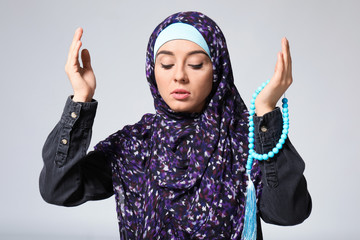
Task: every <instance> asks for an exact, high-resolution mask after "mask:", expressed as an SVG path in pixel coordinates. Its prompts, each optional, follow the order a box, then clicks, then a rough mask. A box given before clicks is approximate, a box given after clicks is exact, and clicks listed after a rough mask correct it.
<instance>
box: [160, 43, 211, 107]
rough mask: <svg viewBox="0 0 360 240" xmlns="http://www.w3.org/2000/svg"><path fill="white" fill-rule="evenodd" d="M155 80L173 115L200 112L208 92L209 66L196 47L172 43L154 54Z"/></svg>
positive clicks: (203, 55)
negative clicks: (173, 112)
mask: <svg viewBox="0 0 360 240" xmlns="http://www.w3.org/2000/svg"><path fill="white" fill-rule="evenodd" d="M155 79H156V84H157V87H158V90H159V92H160V95H161V97H162V98H163V99H164V101H165V102H166V104H167V105H168V106H169V107H170V108H171V109H172V110H173V111H175V112H191V113H192V112H201V111H202V109H203V108H204V105H205V103H206V98H207V96H208V95H209V94H210V92H211V88H212V80H213V71H212V63H211V60H210V58H209V56H208V55H207V53H206V52H205V51H204V50H203V49H202V48H201V47H200V46H199V45H197V44H196V43H194V42H191V41H188V40H172V41H169V42H167V43H165V44H164V45H162V46H161V47H160V48H159V50H158V53H157V56H156V59H155Z"/></svg>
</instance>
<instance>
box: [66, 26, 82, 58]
mask: <svg viewBox="0 0 360 240" xmlns="http://www.w3.org/2000/svg"><path fill="white" fill-rule="evenodd" d="M82 34H83V29H82V28H81V27H79V28H77V29H76V30H75V33H74V37H73V40H72V42H71V45H70V48H69V54H68V61H70V59H72V58H73V54H74V48H75V47H76V45H77V44H78V42H79V40H80V39H81V36H82Z"/></svg>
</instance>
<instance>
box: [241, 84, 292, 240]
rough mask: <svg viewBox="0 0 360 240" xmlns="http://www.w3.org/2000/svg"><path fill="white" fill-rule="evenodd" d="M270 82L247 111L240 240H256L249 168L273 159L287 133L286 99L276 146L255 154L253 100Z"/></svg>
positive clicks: (256, 93)
mask: <svg viewBox="0 0 360 240" xmlns="http://www.w3.org/2000/svg"><path fill="white" fill-rule="evenodd" d="M269 82H270V80H267V81H266V82H264V83H263V84H262V85H261V86H260V87H259V88H258V89H257V90H256V91H255V93H254V94H253V97H252V99H251V105H250V111H249V155H248V159H247V163H246V174H247V175H248V179H249V180H248V186H247V188H246V203H245V216H244V228H243V232H242V235H241V239H242V240H256V231H257V225H256V224H257V223H256V221H257V219H256V211H257V210H256V194H255V187H254V183H253V182H252V180H251V177H250V176H251V168H252V165H253V161H254V159H257V160H259V161H261V160H268V159H269V158H273V157H274V156H275V154H277V153H278V152H279V151H280V149H281V148H282V146H283V144H284V143H285V140H286V138H287V134H288V132H289V110H288V99H287V98H283V99H282V103H283V104H282V113H283V130H282V133H281V137H280V139H279V142H278V143H277V144H276V146H275V147H274V148H273V149H272V150H271V151H269V152H268V153H265V154H259V153H256V152H255V150H254V143H255V139H254V136H255V134H254V130H255V127H254V115H255V99H256V97H257V96H258V95H259V93H260V92H261V91H262V90H263V89H264V87H265V86H266V85H267V84H268V83H269Z"/></svg>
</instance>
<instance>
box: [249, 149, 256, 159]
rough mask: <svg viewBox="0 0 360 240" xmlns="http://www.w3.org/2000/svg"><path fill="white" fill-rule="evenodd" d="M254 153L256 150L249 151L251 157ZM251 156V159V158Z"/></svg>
mask: <svg viewBox="0 0 360 240" xmlns="http://www.w3.org/2000/svg"><path fill="white" fill-rule="evenodd" d="M254 152H255V150H254V149H250V150H249V153H250V156H251V155H252V154H253V153H254ZM250 156H249V157H250Z"/></svg>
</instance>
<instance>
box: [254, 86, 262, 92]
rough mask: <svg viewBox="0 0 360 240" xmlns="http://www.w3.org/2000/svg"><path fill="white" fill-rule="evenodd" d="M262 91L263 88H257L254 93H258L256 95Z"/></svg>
mask: <svg viewBox="0 0 360 240" xmlns="http://www.w3.org/2000/svg"><path fill="white" fill-rule="evenodd" d="M263 89H264V88H263V87H258V88H257V89H256V91H255V92H258V93H259V92H261V91H262V90H263Z"/></svg>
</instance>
